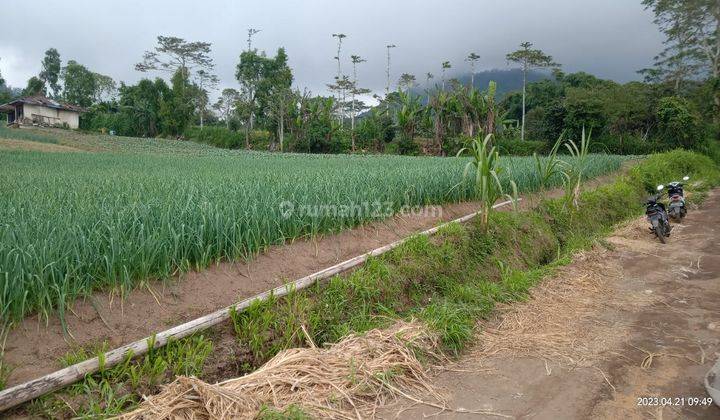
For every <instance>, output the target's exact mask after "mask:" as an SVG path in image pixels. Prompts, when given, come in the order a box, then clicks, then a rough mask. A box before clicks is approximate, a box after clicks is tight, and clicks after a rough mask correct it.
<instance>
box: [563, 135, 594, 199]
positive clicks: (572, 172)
mask: <svg viewBox="0 0 720 420" xmlns="http://www.w3.org/2000/svg"><path fill="white" fill-rule="evenodd" d="M591 134H592V132H590V133H588V134H587V135H585V127H583V129H582V134H581V137H580V143H579V144H578V143H576V142H575V141H573V140H568V141H567V142H566V143H565V147H566V148H567V149H568V152H569V153H570V156H572V159H570V160H569V161H568V162H567V163H566V165H565V166H566V169H565V198H566V199H567V200H568V203H569V202H572V205H573V206H574V207H575V208H576V209H577V208H578V207H579V205H580V204H579V199H580V186H581V185H582V182H583V180H584V178H585V172H586V167H587V164H588V155H589V152H590V136H591Z"/></svg>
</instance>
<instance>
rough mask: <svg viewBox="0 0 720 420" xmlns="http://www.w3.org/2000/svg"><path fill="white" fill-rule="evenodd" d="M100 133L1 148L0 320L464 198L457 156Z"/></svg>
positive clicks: (525, 184) (611, 160) (467, 194)
mask: <svg viewBox="0 0 720 420" xmlns="http://www.w3.org/2000/svg"><path fill="white" fill-rule="evenodd" d="M3 131H7V132H9V133H10V134H11V135H12V134H13V133H15V132H18V130H7V129H4V130H3ZM19 132H21V133H22V132H24V130H20V131H19ZM0 135H3V132H0ZM81 137H82V136H81ZM99 139H100V140H102V141H99V142H97V141H96V145H98V146H101V147H107V148H111V149H118V150H123V151H125V152H126V153H94V154H89V153H67V154H52V155H51V154H43V153H28V152H7V153H0V165H1V166H2V167H3V169H4V170H3V172H2V174H0V182H1V183H2V185H3V187H2V189H0V212H2V214H4V215H5V217H4V219H3V229H2V230H0V308H2V317H3V318H4V319H5V320H18V319H21V318H22V317H24V316H26V315H28V314H30V313H33V312H36V311H38V312H40V314H41V315H42V316H48V315H49V314H50V313H51V311H52V310H53V308H56V309H57V311H58V313H59V315H60V317H61V319H63V317H64V313H65V303H66V302H68V301H69V300H71V299H73V298H75V297H77V296H81V295H84V294H87V293H90V292H91V291H92V290H96V289H115V290H118V291H119V292H120V293H121V294H124V293H126V292H127V291H129V290H131V289H132V288H133V287H135V286H137V285H138V284H142V282H145V281H148V280H151V279H164V278H167V277H169V276H172V275H173V274H174V273H176V272H177V271H178V270H188V269H190V268H194V267H198V268H199V267H205V266H207V265H208V264H210V263H211V262H213V261H215V260H218V259H237V258H247V257H249V256H251V255H252V254H253V253H256V252H258V251H261V250H262V249H264V248H265V247H267V246H269V245H272V244H280V243H283V242H284V241H286V240H289V239H293V238H298V237H302V236H305V235H314V234H317V233H320V232H328V231H336V230H340V229H344V228H348V227H352V226H355V225H358V224H360V223H364V222H367V221H370V220H377V219H382V218H385V217H388V216H389V215H391V214H393V213H394V212H397V211H398V210H400V209H401V208H402V207H403V206H405V205H410V206H414V205H426V204H436V203H445V202H455V201H460V200H467V199H471V198H473V197H474V194H473V187H472V185H471V183H469V182H464V183H463V182H462V168H463V165H464V164H465V162H466V160H464V159H455V158H448V159H439V158H411V157H407V158H406V157H393V156H378V157H364V156H324V155H295V154H270V153H262V152H258V153H255V152H245V151H242V152H232V151H223V150H219V149H213V148H209V147H205V146H199V145H193V144H192V143H188V142H177V141H169V140H165V141H164V142H161V141H156V140H141V139H128V138H120V137H112V136H103V137H100V138H99ZM61 141H62V142H68V143H72V142H71V141H70V140H65V139H61ZM81 141H84V142H90V140H89V139H87V138H83V139H81ZM106 141H107V143H106ZM88 146H89V147H91V146H90V145H88ZM145 151H150V152H153V153H144V152H145ZM128 152H130V153H128ZM159 152H164V153H165V154H164V155H160V154H156V153H159ZM621 160H622V159H621V158H620V157H617V156H607V155H595V156H592V157H591V159H590V165H589V166H590V168H589V170H588V176H589V177H592V176H597V175H600V174H604V173H607V172H610V171H613V170H616V169H617V168H618V167H619V165H620V162H621ZM500 166H505V167H507V174H508V176H507V177H501V182H502V185H503V187H504V188H505V189H506V190H508V191H509V190H510V189H509V188H510V185H509V181H508V179H509V178H512V179H515V180H516V182H517V185H518V188H519V190H520V191H534V190H537V188H538V179H537V176H536V174H535V173H534V169H533V162H532V159H531V158H504V159H501V160H500ZM459 183H460V185H458V184H459ZM558 184H559V180H556V181H555V184H554V185H558ZM454 186H457V187H455V188H452V189H451V187H454Z"/></svg>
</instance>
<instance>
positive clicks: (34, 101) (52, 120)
mask: <svg viewBox="0 0 720 420" xmlns="http://www.w3.org/2000/svg"><path fill="white" fill-rule="evenodd" d="M0 112H1V113H5V114H6V115H7V123H8V124H19V125H40V126H49V127H69V128H78V126H79V125H80V114H81V113H82V112H85V109H84V108H82V107H79V106H77V105H72V104H68V103H66V102H61V101H56V100H55V99H51V98H48V97H46V96H43V95H33V96H26V97H24V98H19V99H15V100H14V101H11V102H8V103H6V104H3V105H0Z"/></svg>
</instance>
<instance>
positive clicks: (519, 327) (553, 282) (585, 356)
mask: <svg viewBox="0 0 720 420" xmlns="http://www.w3.org/2000/svg"><path fill="white" fill-rule="evenodd" d="M639 227H640V225H639V224H638V223H635V222H633V223H631V224H629V225H628V226H627V232H626V233H628V234H629V236H631V237H634V236H636V235H637V234H638V232H639V230H638V228H639ZM621 231H622V229H621ZM611 242H614V241H611ZM617 258H618V257H617V255H612V252H611V251H609V250H607V249H606V248H604V247H602V246H600V245H597V246H595V247H594V248H593V249H591V250H588V251H585V252H580V253H578V254H576V255H575V256H574V258H573V263H572V264H570V265H568V266H565V267H561V268H559V269H558V271H557V272H556V273H555V274H554V275H553V276H551V278H548V279H545V280H543V282H542V283H541V284H539V285H538V286H536V287H535V288H533V290H532V297H531V298H530V299H529V300H528V301H526V302H523V303H514V304H512V305H505V306H503V307H499V308H498V309H499V310H498V312H497V313H498V316H497V317H496V318H494V319H493V320H490V321H488V322H486V323H485V325H482V326H481V328H480V329H479V330H480V332H479V337H478V343H479V348H478V349H477V351H476V352H475V354H476V355H477V356H478V357H480V358H482V357H489V356H493V355H503V356H529V357H538V358H541V359H544V360H545V361H546V362H547V361H555V362H559V363H563V364H567V365H572V366H576V367H592V366H594V365H595V364H596V363H597V362H598V361H599V360H601V359H602V357H603V356H604V355H603V353H604V352H606V351H607V350H608V349H610V348H612V347H613V345H614V344H615V343H617V342H619V341H620V340H622V339H623V338H624V337H626V336H627V334H628V333H629V328H631V326H629V325H624V324H623V323H620V322H619V321H617V319H619V317H612V316H608V314H612V313H613V311H622V310H623V309H627V308H630V307H632V306H635V305H647V304H649V303H650V301H652V300H654V299H655V297H654V296H648V295H645V294H640V293H624V294H618V293H616V290H615V289H614V288H613V287H612V286H611V285H612V283H613V281H618V279H621V278H622V268H621V265H620V262H619V261H617Z"/></svg>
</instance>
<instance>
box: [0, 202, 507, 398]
mask: <svg viewBox="0 0 720 420" xmlns="http://www.w3.org/2000/svg"><path fill="white" fill-rule="evenodd" d="M518 200H520V199H518ZM511 202H512V201H503V202H502V203H498V204H495V205H494V206H493V208H498V207H502V206H505V205H508V204H510V203H511ZM479 213H480V212H479V211H477V212H474V213H470V214H468V215H466V216H463V217H460V218H458V219H455V220H453V221H451V222H447V223H443V224H441V225H438V226H436V227H434V228H431V229H428V230H425V231H423V232H420V233H419V234H418V235H425V236H429V235H433V234H435V233H436V232H437V231H438V230H440V229H442V228H443V227H444V226H447V225H449V224H450V223H463V222H466V221H468V220H470V219H472V218H473V217H475V216H477V215H478V214H479ZM412 236H415V235H412ZM412 236H409V237H406V238H403V239H400V240H397V241H395V242H392V243H390V244H388V245H385V246H382V247H380V248H377V249H374V250H372V251H370V252H367V253H365V254H362V255H358V256H356V257H353V258H351V259H349V260H346V261H343V262H341V263H339V264H336V265H333V266H332V267H328V268H325V269H323V270H321V271H318V272H316V273H313V274H310V275H308V276H305V277H302V278H300V279H298V280H295V281H294V282H289V283H286V284H284V285H282V286H279V287H276V288H275V289H272V290H268V291H265V292H262V293H260V294H258V295H255V296H253V297H251V298H248V299H245V300H243V301H241V302H239V303H236V304H234V305H230V306H227V307H225V308H222V309H220V310H217V311H215V312H213V313H211V314H208V315H205V316H202V317H200V318H197V319H194V320H192V321H189V322H186V323H184V324H181V325H178V326H176V327H173V328H170V329H169V330H165V331H162V332H160V333H157V334H155V339H154V340H153V337H152V336H150V337H146V338H143V339H141V340H138V341H135V342H132V343H130V344H126V345H124V346H122V347H118V348H116V349H114V350H110V351H108V352H107V353H105V356H104V359H105V363H104V365H103V368H110V367H113V366H115V365H117V364H118V363H120V362H122V361H123V360H124V359H125V358H126V357H127V355H128V353H130V354H132V355H133V357H135V356H141V355H144V354H145V353H147V352H148V350H150V347H149V345H150V343H154V348H158V347H162V346H164V345H165V344H167V343H168V341H169V340H171V339H180V338H183V337H187V336H189V335H192V334H193V333H196V332H198V331H202V330H205V329H207V328H209V327H212V326H214V325H217V324H219V323H221V322H223V321H225V320H227V319H229V318H230V311H231V310H232V309H235V310H236V311H242V310H244V309H246V308H247V307H248V306H250V305H251V304H252V303H253V302H254V301H256V300H260V301H263V300H266V299H268V298H269V297H270V296H275V297H282V296H285V295H287V294H288V293H290V292H291V291H293V290H301V289H304V288H306V287H308V286H311V285H312V284H314V283H315V282H316V281H318V280H324V279H327V278H330V277H332V276H334V275H336V274H338V273H341V272H343V271H346V270H349V269H350V268H353V267H356V266H358V265H360V264H362V263H364V262H365V261H367V259H368V258H370V257H375V256H378V255H382V254H384V253H386V252H388V251H390V250H392V249H394V248H397V247H398V246H400V245H402V244H403V243H405V242H407V241H408V240H409V239H410V238H411V237H412ZM99 369H100V359H99V358H98V357H93V358H92V359H88V360H85V361H84V362H80V363H77V364H74V365H72V366H68V367H66V368H64V369H60V370H58V371H56V372H53V373H50V374H48V375H45V376H42V377H40V378H37V379H33V380H31V381H28V382H25V383H22V384H19V385H15V386H13V387H11V388H8V389H5V390H3V391H1V392H0V412H2V411H5V410H7V409H9V408H12V407H15V406H16V405H19V404H22V403H24V402H27V401H30V400H32V399H34V398H38V397H41V396H43V395H45V394H47V393H50V392H53V391H57V390H59V389H61V388H63V387H65V386H68V385H70V384H72V383H75V382H77V381H79V380H80V379H82V378H84V377H85V375H88V374H92V373H95V372H97V371H98V370H99Z"/></svg>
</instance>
